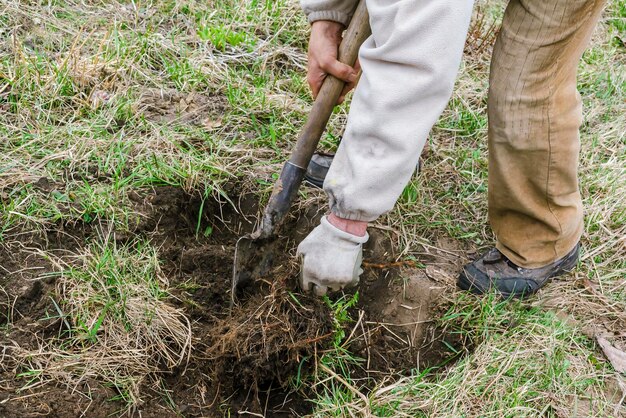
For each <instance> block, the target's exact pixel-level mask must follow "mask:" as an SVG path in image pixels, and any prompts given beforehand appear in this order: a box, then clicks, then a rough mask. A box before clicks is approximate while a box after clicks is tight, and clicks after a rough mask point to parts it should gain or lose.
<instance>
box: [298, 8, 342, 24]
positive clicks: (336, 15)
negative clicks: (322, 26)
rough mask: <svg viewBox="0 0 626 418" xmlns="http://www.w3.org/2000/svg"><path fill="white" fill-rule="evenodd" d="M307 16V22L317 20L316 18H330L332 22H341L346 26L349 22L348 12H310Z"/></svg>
mask: <svg viewBox="0 0 626 418" xmlns="http://www.w3.org/2000/svg"><path fill="white" fill-rule="evenodd" d="M307 18H308V19H309V23H313V22H317V21H318V20H331V21H333V22H338V23H341V24H342V25H344V26H348V23H350V15H349V14H347V13H342V12H338V11H336V10H322V11H318V12H310V13H309V14H308V16H307Z"/></svg>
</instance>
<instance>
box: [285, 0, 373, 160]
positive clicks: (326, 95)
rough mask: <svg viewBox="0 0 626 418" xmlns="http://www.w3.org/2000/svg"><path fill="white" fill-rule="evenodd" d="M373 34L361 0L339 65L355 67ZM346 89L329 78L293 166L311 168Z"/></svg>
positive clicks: (296, 150) (341, 48)
mask: <svg viewBox="0 0 626 418" xmlns="http://www.w3.org/2000/svg"><path fill="white" fill-rule="evenodd" d="M370 33H371V30H370V25H369V15H368V14H367V8H366V7H365V0H361V1H360V2H359V4H358V6H357V7H356V10H355V11H354V14H353V15H352V20H351V21H350V25H349V26H348V29H347V31H346V33H345V35H344V37H343V41H342V42H341V45H340V46H339V56H338V59H339V61H341V62H342V63H344V64H347V65H349V66H350V67H353V66H354V63H355V62H356V59H357V56H358V54H359V48H360V47H361V44H362V43H363V42H364V41H365V39H367V37H368V36H369V35H370ZM344 86H345V82H344V81H342V80H339V79H337V78H335V77H333V76H331V75H328V76H327V77H326V79H325V80H324V83H323V84H322V88H321V89H320V91H319V94H318V95H317V98H316V99H315V102H314V103H313V108H312V109H311V112H310V113H309V117H308V119H307V121H306V124H305V125H304V127H303V128H302V131H301V132H300V136H299V137H298V141H297V143H296V146H295V147H294V149H293V151H292V153H291V157H290V158H289V162H290V163H291V164H293V165H295V166H297V167H300V168H303V169H306V167H307V166H308V165H309V161H311V157H312V156H313V153H314V152H315V149H316V148H317V144H318V142H319V140H320V138H321V137H322V133H324V129H325V128H326V124H327V123H328V119H330V115H331V114H332V112H333V108H334V107H335V105H336V104H337V100H338V99H339V95H340V94H341V92H342V90H343V88H344Z"/></svg>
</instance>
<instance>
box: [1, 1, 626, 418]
mask: <svg viewBox="0 0 626 418" xmlns="http://www.w3.org/2000/svg"><path fill="white" fill-rule="evenodd" d="M253 4H254V5H253ZM479 5H480V6H481V12H477V15H476V17H475V19H474V23H473V25H472V29H471V34H470V40H469V41H468V45H467V48H466V50H467V51H466V52H467V54H466V58H465V61H464V63H463V68H462V71H461V75H460V78H459V80H458V82H457V88H456V90H455V93H454V96H453V98H452V101H451V103H450V106H449V107H448V108H447V109H446V111H445V112H444V114H443V116H442V118H441V120H440V121H439V123H438V124H437V126H436V127H435V129H434V130H433V132H432V135H431V138H430V140H429V146H428V151H427V153H426V154H425V156H424V158H423V160H424V164H423V170H422V172H421V174H420V175H419V176H416V177H415V178H414V179H413V180H412V181H411V183H410V184H409V185H408V186H407V188H406V189H405V191H404V193H403V195H402V197H401V199H400V201H399V203H398V205H397V208H396V209H395V210H394V211H393V212H392V213H390V214H389V215H388V216H386V217H385V218H384V219H381V220H380V221H379V222H378V223H377V224H376V227H378V228H384V229H387V230H388V231H391V232H392V235H393V237H394V239H395V243H396V247H397V249H398V258H399V259H400V260H401V261H404V260H406V259H411V260H414V259H417V260H418V261H419V260H420V259H421V258H422V257H424V255H425V254H427V253H428V252H429V251H434V250H435V248H436V247H441V246H442V245H441V240H444V241H446V242H453V243H454V247H455V250H454V251H453V252H452V253H451V254H449V255H450V257H455V258H459V257H461V258H469V254H471V253H472V252H474V251H478V250H480V249H482V248H485V247H487V246H489V245H490V244H491V243H492V242H493V236H492V234H491V231H490V229H489V226H488V224H487V222H486V213H487V207H486V175H487V172H486V152H487V150H486V126H487V125H486V92H487V76H488V64H489V54H490V45H491V43H492V41H493V36H494V34H495V31H496V28H497V22H498V21H499V20H498V19H500V17H501V15H502V9H503V5H504V2H503V1H495V0H494V1H491V0H489V1H481V2H479ZM143 6H145V7H143ZM624 7H625V6H624V3H623V1H622V0H615V1H614V2H612V3H611V4H610V5H609V9H608V11H607V14H606V18H605V19H604V21H603V22H602V23H601V25H600V27H599V29H598V30H597V31H596V33H595V35H594V39H593V42H592V46H591V48H590V50H589V51H588V52H587V53H586V54H585V57H584V59H583V62H582V63H581V66H580V76H579V88H580V90H581V94H582V97H583V101H584V109H585V123H584V126H583V128H582V130H581V137H582V152H581V167H580V179H581V187H582V191H583V197H584V200H585V208H586V225H585V226H586V232H585V235H584V237H583V249H584V252H583V257H582V260H581V263H580V266H579V268H578V270H577V271H576V272H575V273H572V274H571V275H569V276H568V277H566V278H564V279H563V280H558V281H557V282H555V283H554V284H553V285H552V286H550V287H549V288H548V289H547V290H546V291H544V292H542V294H541V295H540V296H539V297H538V298H536V299H533V300H531V301H529V302H527V303H524V304H514V305H506V304H500V303H499V302H497V301H494V300H493V299H487V300H479V299H475V298H471V297H465V296H463V294H461V293H457V292H455V291H454V290H453V287H454V285H453V279H454V278H453V275H451V274H448V275H445V277H443V276H444V275H443V274H439V275H438V276H437V278H438V279H440V280H441V283H444V284H446V286H448V290H447V291H446V292H445V294H444V299H443V300H442V302H441V304H442V306H444V307H445V309H446V311H447V314H446V315H444V316H443V317H442V318H441V320H440V325H441V326H443V327H448V329H449V330H450V331H451V332H456V333H459V334H461V335H463V338H465V339H466V340H467V344H468V348H472V349H474V350H473V352H471V353H470V352H467V353H465V357H464V358H463V359H462V360H461V361H459V362H458V363H456V364H455V365H453V366H450V367H449V368H447V369H446V370H444V371H440V372H433V373H426V372H425V371H417V370H416V371H414V374H415V375H414V376H411V377H407V378H404V379H401V380H398V381H395V380H393V381H390V380H389V379H386V380H385V379H383V381H382V382H381V383H380V384H379V387H378V388H377V389H375V390H373V391H372V392H371V393H367V392H366V391H363V390H362V388H360V387H355V386H354V385H353V383H351V380H350V376H349V372H347V371H346V370H347V368H346V369H342V368H341V367H336V366H341V365H342V364H343V365H345V361H350V358H349V354H346V353H341V352H337V353H335V358H332V357H328V356H326V358H325V360H324V361H325V363H323V365H324V367H325V368H326V369H325V372H324V373H319V377H320V380H323V381H324V384H326V386H327V387H332V391H330V392H329V391H327V392H324V390H321V389H320V390H319V394H320V399H318V400H317V401H318V405H319V409H318V415H320V416H328V415H333V414H334V415H336V416H349V415H353V416H368V415H382V416H384V415H386V416H467V417H472V416H494V415H503V416H554V417H560V416H571V415H572V411H574V415H575V414H576V413H578V415H579V416H598V417H600V416H616V417H617V416H620V415H624V411H623V406H622V407H621V408H622V409H619V408H620V406H619V405H620V396H621V394H620V393H619V389H616V390H615V391H614V390H613V389H612V388H619V387H621V386H620V383H616V382H620V381H621V380H620V379H623V377H621V376H620V375H619V374H618V373H616V372H615V371H614V370H613V369H611V366H610V365H609V363H608V362H607V361H606V360H605V358H604V357H603V354H602V352H601V350H600V349H599V347H597V346H596V344H595V342H594V339H593V338H595V337H594V336H595V335H596V334H602V335H605V336H608V339H609V341H610V342H611V343H612V344H615V345H616V346H618V347H620V346H621V345H620V344H623V342H624V341H623V339H624V337H623V329H624V328H625V327H626V318H625V314H624V312H625V311H626V307H625V305H624V304H625V303H626V285H625V283H626V264H625V262H624V254H625V253H626V242H625V241H624V237H625V236H626V222H625V219H626V207H625V205H624V202H625V201H626V195H625V193H626V192H625V190H626V189H625V188H624V187H623V185H624V184H626V169H625V167H626V160H625V153H624V149H625V147H626V142H625V132H626V124H625V122H624V118H623V115H624V114H626V101H625V97H626V74H625V73H624V68H626V58H625V57H626V55H625V54H624V46H623V41H622V43H621V44H620V42H619V40H620V39H621V40H623V39H625V35H624V33H623V25H622V23H620V22H623V19H624V18H625V16H624V14H623V13H624ZM620 28H622V29H620ZM306 34H307V24H306V22H305V20H304V19H303V17H302V16H301V14H300V11H299V8H298V4H297V2H296V1H291V0H285V1H282V0H281V1H276V2H253V1H249V2H235V1H231V0H214V1H212V2H206V1H196V0H192V1H189V2H185V3H184V4H183V3H181V2H175V1H168V0H155V1H153V2H150V3H146V4H143V3H142V4H139V3H136V2H134V3H133V2H129V3H125V2H118V1H113V2H106V3H103V2H79V1H75V0H67V1H62V2H58V4H57V3H55V4H52V3H45V4H40V3H38V2H22V1H15V0H8V1H4V2H3V3H2V4H0V36H1V37H2V39H3V40H4V42H2V43H0V135H2V137H3V138H4V140H3V141H2V143H1V144H0V193H1V195H0V198H1V199H0V202H1V207H0V239H2V240H4V241H6V242H11V241H12V240H14V239H15V240H17V237H18V234H21V233H22V232H23V231H25V230H32V229H38V230H41V231H44V232H46V231H52V230H55V229H56V228H59V227H60V226H61V225H72V224H94V223H102V224H104V225H111V226H112V227H113V228H115V229H117V230H122V231H129V230H133V225H135V224H136V223H137V222H139V220H138V219H139V214H138V213H137V212H136V211H135V206H134V205H133V204H132V203H131V199H130V196H131V195H133V194H134V193H136V192H145V191H146V190H149V189H150V188H152V187H155V186H159V185H174V186H176V187H180V188H184V189H185V190H187V191H190V192H194V193H197V194H199V195H201V196H203V197H206V198H211V197H214V198H220V199H222V200H227V199H231V200H233V201H236V198H237V196H235V194H237V193H238V192H241V191H252V192H254V193H257V194H258V195H259V196H260V199H265V198H266V197H267V195H268V193H269V190H270V188H271V182H272V180H273V176H274V175H275V173H276V172H277V171H278V169H279V167H280V165H281V163H282V161H283V160H284V157H285V155H286V153H287V151H288V150H289V148H290V146H291V144H292V143H293V140H294V139H295V136H296V134H297V132H298V129H299V127H300V126H301V124H302V120H303V118H304V115H305V113H306V111H307V109H308V108H309V106H310V103H311V99H310V95H309V93H308V90H307V87H306V83H305V80H304V68H305V65H306V54H305V46H306ZM346 115H347V107H345V106H344V107H342V108H340V109H338V110H337V112H336V113H335V114H334V115H333V117H332V119H331V122H330V125H329V128H328V135H327V136H325V137H324V138H323V142H322V144H323V147H324V148H326V149H334V148H335V147H336V145H337V143H338V138H339V137H340V136H341V133H342V131H343V125H344V122H345V118H346ZM42 178H44V179H45V180H46V181H45V182H41V181H40V179H42ZM232 184H236V187H234V188H233V186H232ZM324 199H325V198H324V195H323V194H322V193H320V192H318V191H312V190H304V191H303V192H302V199H301V201H300V202H299V203H298V205H299V207H300V208H302V209H304V208H305V207H307V206H308V205H311V204H314V203H317V204H323V202H324ZM101 242H102V243H103V244H102V245H100V246H98V245H95V246H88V247H86V248H84V249H81V250H80V251H78V252H77V254H74V256H73V257H67V256H63V257H61V258H59V257H58V256H54V255H53V254H51V253H48V252H46V253H45V254H46V256H47V257H48V258H49V259H50V260H53V261H54V262H55V263H56V265H57V273H58V285H57V292H56V294H55V300H56V303H57V304H58V308H59V310H60V312H61V316H62V317H63V318H64V321H61V322H62V323H63V325H62V331H63V334H62V336H61V337H60V338H54V339H52V340H50V339H46V340H41V341H39V343H40V349H39V350H35V351H32V350H25V349H21V348H20V347H15V346H14V347H12V348H11V350H10V353H11V355H12V356H13V358H14V360H15V361H17V362H18V363H19V364H20V365H22V368H21V369H20V371H21V373H24V374H23V376H24V377H32V378H33V379H34V380H32V382H31V385H32V386H31V388H34V387H35V386H37V385H42V384H44V383H47V382H51V381H55V382H61V383H63V384H65V385H67V386H68V387H69V388H77V387H78V385H79V384H80V383H81V382H84V381H85V380H86V379H88V378H94V379H95V380H98V381H104V382H109V383H111V384H112V385H114V386H115V387H117V388H118V392H119V393H120V394H121V395H122V396H123V397H125V398H124V400H125V401H126V402H127V405H128V406H131V407H132V405H136V404H139V403H141V401H144V400H145V399H147V398H146V396H147V395H146V394H145V393H142V392H141V390H142V389H141V388H143V387H146V386H150V385H151V384H153V383H154V382H157V381H158V380H159V374H160V373H161V372H162V371H163V370H168V369H171V368H172V367H175V366H176V365H181V366H182V365H184V364H185V362H186V359H187V356H188V355H189V352H190V350H191V347H190V338H191V335H190V332H191V331H190V328H189V324H188V321H187V319H186V318H185V315H184V313H182V312H181V311H179V310H176V309H174V308H172V307H171V306H170V305H169V304H168V303H167V302H166V301H165V297H164V294H167V291H168V284H167V280H166V278H165V277H164V275H163V274H162V272H161V271H160V270H159V267H158V262H157V260H156V257H157V256H156V253H155V252H154V251H153V250H150V246H149V244H145V243H144V244H141V243H140V242H138V243H139V244H138V243H135V244H133V245H139V246H140V247H141V245H143V247H142V248H140V249H137V248H130V247H129V248H126V247H125V248H116V247H115V245H114V244H113V242H112V241H109V240H108V239H107V237H106V234H102V236H101ZM140 244H141V245H140ZM107 257H110V258H109V259H110V260H115V261H116V263H115V265H114V266H110V268H109V269H108V272H105V271H103V270H102V269H101V268H100V267H97V266H98V265H99V261H102V260H103V258H107ZM120 269H122V270H120ZM123 269H128V271H130V272H133V273H132V274H130V275H128V274H126V273H124V274H121V271H123ZM124 271H125V270H124ZM10 273H14V274H15V272H7V271H5V270H2V271H1V272H0V275H2V274H5V275H6V276H5V277H8V275H9V274H10ZM118 274H119V275H118ZM116 275H117V276H116ZM111 276H114V277H116V278H115V280H114V285H111V283H110V282H109V281H108V280H109V279H110V278H111ZM3 280H4V278H3ZM112 289H114V290H115V291H117V292H119V293H118V294H117V296H115V297H120V296H121V295H124V300H125V303H124V304H123V310H120V309H119V308H120V306H121V305H119V304H113V305H108V304H107V301H111V300H112V299H111V298H113V297H114V295H113V294H112V293H111V290H112ZM155 289H158V291H156V292H155ZM2 290H4V289H2ZM161 292H162V293H161ZM3 298H4V297H3ZM14 302H15V300H13V299H12V297H7V303H6V305H7V307H9V309H10V307H11V306H12V304H13V303H14ZM283 302H284V301H283ZM264 303H272V301H271V300H268V301H265V302H264ZM281 308H285V309H287V308H289V309H291V308H293V307H286V305H281ZM553 311H556V312H558V316H555V315H554V314H553V313H552V312H553ZM275 313H276V312H275ZM278 314H280V315H278ZM284 314H285V311H283V310H280V311H279V312H278V313H277V314H276V315H278V317H279V320H282V321H283V322H284V318H283V316H282V315H284ZM8 317H12V315H11V314H10V313H9V315H8ZM101 318H103V319H102V320H101ZM280 318H283V319H280ZM275 319H276V318H274V320H275ZM512 319H514V321H513V320H512ZM255 320H258V321H263V320H265V318H256V319H255ZM98 324H99V325H98ZM7 326H8V327H9V326H10V325H7ZM129 330H130V331H129ZM239 331H242V330H239ZM243 331H246V330H243ZM230 332H232V333H236V332H238V330H236V329H233V330H231V331H230ZM620 333H622V334H620ZM223 334H224V336H226V337H228V336H229V335H230V334H229V332H227V331H224V333H223ZM250 335H252V334H250ZM94 336H97V338H95V339H94V338H93V337H94ZM233 341H236V339H231V340H230V342H229V344H230V345H229V346H228V350H231V351H232V349H233V346H234V345H236V344H233ZM218 343H219V341H218ZM222 343H223V341H222ZM6 353H8V352H5V354H6ZM341 356H347V357H348V358H347V359H346V357H341ZM4 358H5V359H6V358H7V357H4ZM146 383H147V384H146ZM324 384H322V383H320V382H318V385H317V386H316V387H318V388H322V387H323V386H324ZM621 390H624V389H623V388H622V389H621ZM614 392H615V393H617V395H616V396H617V397H615V396H613V395H614ZM622 405H623V402H622Z"/></svg>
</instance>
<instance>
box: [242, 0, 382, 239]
mask: <svg viewBox="0 0 626 418" xmlns="http://www.w3.org/2000/svg"><path fill="white" fill-rule="evenodd" d="M370 33H371V31H370V26H369V16H368V14H367V8H366V7H365V0H361V1H360V2H359V4H358V6H357V8H356V10H355V12H354V15H353V16H352V20H351V21H350V25H349V26H348V29H347V31H346V33H345V36H344V38H343V41H342V42H341V45H340V46H339V56H338V60H339V61H341V62H342V63H344V64H347V65H349V66H351V67H353V66H354V63H355V62H356V59H357V56H358V53H359V48H360V47H361V44H362V43H363V41H365V39H366V38H367V37H368V36H369V35H370ZM344 86H345V82H344V81H342V80H339V79H337V78H335V77H333V76H330V75H329V76H327V77H326V79H325V80H324V83H323V84H322V88H321V89H320V92H319V94H318V96H317V98H316V99H315V102H314V103H313V108H312V109H311V112H310V113H309V117H308V119H307V121H306V124H305V125H304V127H303V128H302V131H301V133H300V136H299V137H298V141H297V143H296V146H295V147H294V149H293V151H292V153H291V156H290V158H289V161H287V162H286V163H285V165H284V166H283V169H282V171H281V173H280V177H279V178H278V180H277V181H276V184H274V189H273V191H272V195H271V197H270V200H269V202H268V204H267V207H266V208H265V212H264V214H263V218H262V220H261V225H260V228H259V229H258V230H256V231H255V232H254V233H253V234H252V238H253V239H256V238H268V237H270V236H272V235H274V234H275V233H276V231H277V230H278V228H279V227H280V225H281V223H282V220H283V218H284V217H285V214H286V213H287V212H288V211H289V208H290V207H291V204H292V202H293V200H294V199H295V196H296V195H297V193H298V189H299V188H300V184H301V183H302V179H303V177H304V173H305V172H306V168H307V166H308V165H309V161H311V157H312V156H313V153H314V152H315V149H316V148H317V144H318V142H319V140H320V138H321V136H322V133H323V132H324V129H325V128H326V124H327V123H328V119H329V118H330V115H331V114H332V112H333V108H334V107H335V105H336V103H337V100H338V99H339V96H340V95H341V91H342V90H343V88H344Z"/></svg>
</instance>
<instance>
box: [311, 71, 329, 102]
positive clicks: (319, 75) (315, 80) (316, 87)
mask: <svg viewBox="0 0 626 418" xmlns="http://www.w3.org/2000/svg"><path fill="white" fill-rule="evenodd" d="M325 77H326V74H324V73H323V72H318V71H315V72H313V71H309V73H308V74H307V78H306V81H307V83H308V84H309V88H310V89H311V93H312V94H313V98H316V97H317V95H318V94H319V92H320V89H321V88H322V83H323V82H324V78H325Z"/></svg>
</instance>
